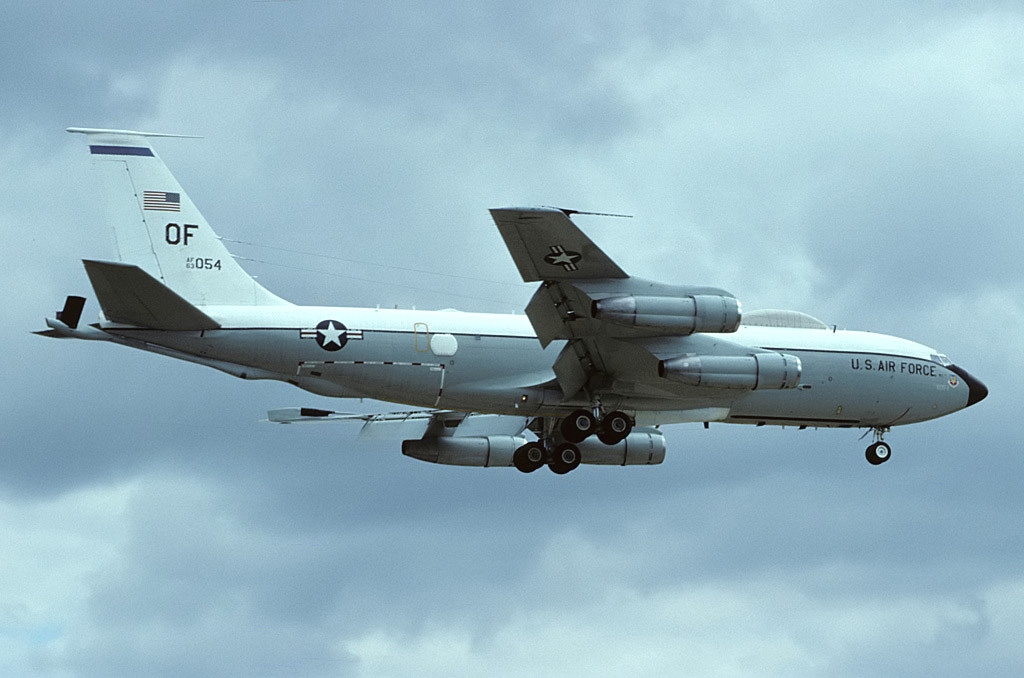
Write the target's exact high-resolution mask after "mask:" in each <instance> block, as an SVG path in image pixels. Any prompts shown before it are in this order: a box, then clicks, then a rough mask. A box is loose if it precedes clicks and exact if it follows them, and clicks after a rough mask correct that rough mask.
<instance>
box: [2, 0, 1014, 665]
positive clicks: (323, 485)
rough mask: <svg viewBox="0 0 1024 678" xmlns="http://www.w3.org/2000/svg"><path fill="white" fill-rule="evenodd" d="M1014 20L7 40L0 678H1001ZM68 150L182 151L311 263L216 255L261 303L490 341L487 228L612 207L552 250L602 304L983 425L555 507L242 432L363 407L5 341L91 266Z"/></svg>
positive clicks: (610, 19) (895, 436)
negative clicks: (772, 343) (744, 330)
mask: <svg viewBox="0 0 1024 678" xmlns="http://www.w3.org/2000/svg"><path fill="white" fill-rule="evenodd" d="M51 9H52V8H51ZM1021 24H1022V18H1021V15H1020V13H1019V12H1018V10H1017V9H1016V8H1015V7H1013V6H1012V5H1006V4H1004V3H990V4H985V3H982V4H979V5H972V6H971V7H970V8H964V7H962V6H961V5H948V6H938V7H936V6H935V5H933V4H915V3H905V4H902V5H899V6H891V5H890V4H886V5H881V4H878V5H877V6H876V5H872V4H868V5H858V6H857V7H856V8H852V9H839V8H835V7H819V6H816V5H813V4H806V3H792V4H791V6H789V7H786V8H782V9H775V8H768V7H766V6H761V5H759V4H758V3H743V2H736V3H712V2H708V3H701V2H695V3H686V4H684V5H682V6H680V5H678V4H673V5H663V4H662V3H657V2H640V3H631V4H626V5H623V4H622V3H616V4H611V3H605V4H602V5H598V6H594V7H590V6H588V8H587V9H586V10H583V9H580V8H574V7H547V8H537V9H533V8H522V7H520V6H515V5H512V4H510V3H491V4H486V5H479V4H477V5H474V6H473V7H472V8H469V7H467V8H459V7H455V8H452V7H450V6H445V7H444V8H438V7H434V6H432V5H426V6H422V7H420V8H417V9H410V8H407V7H398V6H388V5H385V6H383V7H374V8H361V7H356V6H346V5H341V4H338V3H325V2H316V1H313V0H309V1H301V0H300V1H297V2H278V3H256V2H254V3H232V4H228V5H224V6H218V7H208V6H206V5H205V4H201V3H174V2H171V3H161V5H160V6H159V7H157V6H153V7H150V6H138V7H122V6H120V5H116V6H115V5H102V4H101V5H95V4H94V5H90V6H89V7H88V8H86V7H69V8H62V14H60V15H56V16H55V15H54V13H53V12H52V11H49V10H47V9H46V8H37V7H35V6H29V5H25V6H20V5H19V6H17V7H11V8H9V11H8V12H7V14H5V21H4V26H3V28H2V29H0V33H2V37H3V40H0V56H2V57H3V58H0V73H3V75H4V81H5V82H6V83H8V87H7V91H8V96H7V97H6V98H5V102H6V104H7V105H6V106H5V107H4V109H3V112H2V113H0V116H2V118H0V119H2V120H3V121H4V122H5V123H6V124H5V125H4V126H3V128H4V129H6V130H8V136H7V138H6V139H5V140H4V141H3V142H0V168H2V172H3V176H4V179H5V183H4V186H5V189H4V191H3V192H2V193H0V236H2V238H3V242H4V245H5V247H4V252H5V258H4V259H5V261H4V263H5V265H4V267H2V270H0V284H2V286H3V289H5V290H6V291H7V299H8V301H7V304H6V307H5V310H6V313H7V315H8V322H7V323H5V325H4V327H3V328H2V329H0V337H2V341H3V346H4V349H5V354H6V356H7V358H6V359H5V361H4V362H2V363H0V375H2V376H3V384H4V386H3V388H2V389H0V405H2V406H3V412H4V415H3V416H2V417H0V440H2V441H3V443H2V451H3V454H2V455H0V522H2V523H3V524H4V525H5V526H6V527H5V528H4V529H3V530H0V549H2V550H3V552H4V553H5V554H8V555H7V557H5V558H4V559H3V563H0V664H2V665H4V666H6V667H8V669H7V670H8V672H9V673H11V675H26V676H28V675H71V676H90V675H104V676H110V675H129V674H130V675H139V674H143V675H175V676H181V675H210V674H217V675H228V676H230V675H266V676H270V675H285V674H287V675H294V674H295V673H301V674H308V675H325V676H327V675H333V676H347V675H359V676H373V675H413V674H415V675H430V674H437V675H446V676H451V675H479V674H481V673H487V674H488V675H523V674H527V673H532V674H539V673H557V674H568V675H580V674H584V673H585V674H587V675H621V674H622V673H625V672H627V671H628V672H634V673H635V672H638V669H639V672H641V673H644V674H645V675H679V673H680V672H684V673H693V674H700V675H726V674H728V675H735V674H737V673H743V674H745V675H763V676H773V675H787V676H793V675H797V676H817V675H839V676H847V675H848V676H854V675H856V676H863V675H882V674H883V673H884V674H885V675H891V674H892V673H894V672H896V673H905V674H909V675H914V674H921V675H926V674H927V675H936V674H938V675H953V674H956V675H962V674H964V673H967V672H969V671H970V672H973V673H976V672H977V668H978V667H982V668H983V670H984V671H985V672H986V674H987V675H993V676H1001V675H1006V676H1010V675H1016V674H1017V673H1018V667H1019V666H1020V662H1021V660H1022V657H1021V656H1020V650H1019V637H1020V630H1021V619H1022V618H1024V612H1022V611H1024V599H1022V598H1021V596H1020V594H1019V591H1020V587H1021V579H1020V565H1021V560H1020V553H1021V546H1022V540H1024V533H1022V531H1021V529H1020V526H1019V525H1018V524H1017V523H1018V522H1019V521H1017V520H1016V518H1015V516H1018V515H1020V511H1021V500H1020V497H1019V492H1017V488H1016V479H1017V478H1018V477H1019V475H1020V463H1019V460H1018V457H1019V447H1020V445H1019V443H1020V435H1019V434H1018V433H1017V431H1016V429H1015V428H1014V426H1013V422H1014V421H1015V417H1016V416H1017V412H1016V409H1015V408H1014V406H1013V402H1014V401H1013V398H1012V394H1014V393H1015V392H1017V391H1018V390H1019V389H1020V388H1021V386H1022V383H1021V377H1020V370H1018V369H1015V368H1016V367H1017V366H1018V365H1019V363H1020V359H1019V358H1017V357H1016V356H1018V355H1019V353H1020V350H1019V349H1021V348H1022V346H1021V340H1020V338H1019V337H1020V336H1021V332H1020V331H1019V330H1021V328H1022V323H1021V319H1022V317H1024V313H1022V307H1021V301H1020V292H1021V285H1020V280H1019V276H1017V271H1016V261H1017V260H1019V259H1020V256H1019V255H1020V247H1021V239H1020V237H1019V227H1018V222H1019V220H1020V219H1019V216H1020V214H1021V211H1022V210H1021V200H1020V197H1019V194H1020V191H1019V190H1018V186H1017V183H1018V180H1019V179H1020V176H1021V171H1020V169H1021V161H1020V157H1021V156H1022V154H1021V153H1019V152H1018V151H1019V150H1020V146H1021V135H1020V131H1019V129H1018V128H1019V125H1018V124H1017V119H1018V118H1019V115H1018V114H1019V111H1020V108H1021V101H1020V95H1019V92H1020V91H1021V89H1020V78H1021V73H1022V69H1021V62H1020V57H1019V54H1018V53H1019V49H1018V48H1017V44H1018V43H1019V40H1017V36H1018V34H1019V29H1020V26H1021ZM68 125H97V126H99V125H112V126H119V127H128V128H144V129H157V130H161V131H171V132H184V133H197V134H202V135H204V137H205V138H204V139H202V140H192V141H178V140H165V141H161V142H160V143H159V144H158V145H157V150H158V152H160V154H161V155H162V156H163V157H164V158H165V160H167V162H168V163H169V164H170V165H171V167H172V168H173V170H174V171H175V173H176V174H177V175H178V176H179V178H180V179H181V180H182V182H183V184H184V185H185V187H186V189H187V190H188V191H189V193H190V194H191V195H192V197H193V198H194V199H195V200H196V201H197V202H198V203H199V204H200V205H201V206H202V208H203V210H204V213H206V215H207V216H208V217H209V218H210V221H211V223H213V224H214V225H215V227H216V228H217V229H218V232H219V233H220V234H221V235H223V236H226V237H229V238H233V239H237V240H244V241H247V242H252V243H262V244H266V245H270V246H273V247H277V248H284V249H287V250H297V251H300V252H323V253H326V254H330V255H331V256H336V257H338V259H328V258H313V257H309V256H304V255H301V254H297V253H295V252H287V251H282V250H281V249H266V248H260V247H255V246H252V245H234V244H232V249H233V250H235V251H236V252H237V253H238V254H242V255H243V256H247V257H250V258H255V259H260V260H263V261H264V262H268V263H261V262H244V263H245V265H246V267H247V268H248V269H249V270H251V271H253V272H255V273H257V274H258V275H259V276H260V278H261V280H262V281H263V282H264V283H265V284H267V285H268V286H270V287H271V288H273V289H275V290H277V291H280V292H281V293H282V294H284V295H285V296H286V297H288V298H291V299H294V300H295V301H300V302H305V303H327V304H353V305H361V304H365V305H373V304H378V303H379V304H384V305H392V304H399V305H402V306H406V307H408V306H413V305H417V306H419V307H421V308H441V307H446V306H458V307H460V308H464V309H466V310H487V309H495V308H496V309H498V310H501V311H509V312H511V311H513V310H515V311H517V312H519V310H520V309H521V308H522V307H523V305H524V304H525V302H526V300H527V299H528V298H529V294H530V288H529V287H528V286H524V285H521V284H519V283H518V277H517V275H516V272H515V269H514V267H513V266H512V264H511V263H510V262H509V261H508V257H507V254H506V252H505V250H504V247H503V245H502V243H501V241H500V239H499V238H498V236H497V234H496V233H495V232H494V228H493V224H491V223H490V221H489V218H488V215H487V213H486V208H487V207H492V206H498V205H503V204H514V203H528V204H557V205H563V206H568V207H581V208H590V209H601V210H611V211H623V212H627V213H632V214H635V215H636V217H635V218H634V219H632V220H629V221H624V220H609V219H599V218H587V219H583V220H581V223H583V224H584V227H585V228H586V229H587V230H588V232H589V233H591V234H592V236H593V237H594V239H595V240H596V241H598V242H599V243H601V244H602V246H603V247H604V248H605V249H606V251H608V252H609V253H610V254H612V256H613V257H615V258H616V260H617V261H619V262H620V263H621V264H622V265H623V266H624V267H625V268H626V269H627V270H629V271H631V272H633V273H635V274H637V275H641V276H645V277H650V278H658V279H663V280H678V281H687V282H703V283H711V284H718V285H722V286H724V287H726V288H729V289H731V290H733V291H734V292H736V293H737V294H739V295H740V297H741V298H742V299H743V300H744V303H745V306H746V307H748V308H753V307H757V306H797V307H800V308H803V309H804V310H808V311H811V312H813V313H815V314H818V315H821V316H823V318H824V319H826V320H827V321H829V322H836V323H838V324H839V325H840V326H857V327H865V328H868V329H872V330H876V331H884V332H891V333H894V334H900V335H905V336H908V337H910V338H913V339H916V340H920V341H923V342H925V343H932V344H934V345H936V347H938V348H940V349H942V350H945V351H947V352H949V353H950V354H951V355H953V356H954V357H955V358H956V359H957V360H958V361H960V362H961V363H963V364H964V365H965V366H966V367H968V369H970V370H972V371H974V372H977V373H978V374H979V376H981V377H982V378H983V379H984V380H985V381H986V383H988V385H989V386H990V387H991V388H992V395H991V396H990V398H989V399H988V400H986V401H985V403H984V404H983V405H981V406H980V407H977V408H971V409H970V410H968V411H965V412H962V413H959V414H958V415H956V416H954V417H950V418H948V419H943V420H940V421H936V422H931V423H929V424H923V425H920V426H914V427H909V428H906V429H899V430H897V431H894V432H893V433H892V434H890V438H889V439H890V440H891V441H892V442H893V444H894V446H895V451H896V454H895V457H894V459H893V461H892V462H891V463H889V464H887V465H886V466H885V467H883V468H881V469H874V468H868V467H867V465H866V464H865V463H864V461H863V458H862V452H861V451H862V449H863V445H864V443H863V442H860V441H858V440H857V437H858V436H859V432H855V431H818V432H814V431H804V432H797V431H793V430H788V429H787V430H775V429H773V430H766V429H756V428H746V427H726V426H712V427H711V429H710V430H709V431H704V430H702V429H701V428H700V427H688V426H677V427H670V428H668V429H667V435H668V437H669V441H670V446H671V449H670V453H669V459H668V460H667V461H666V463H665V464H664V465H663V466H662V467H656V468H642V469H637V468H626V469H597V468H584V469H582V470H581V471H580V472H577V473H576V474H573V475H571V476H568V477H565V478H561V477H555V476H554V475H552V474H547V473H539V474H534V475H532V476H529V477H522V476H520V475H519V474H517V473H515V472H514V471H508V472H506V471H502V470H499V469H494V470H487V469H459V468H444V467H434V466H429V465H426V464H422V463H419V462H414V461H412V460H409V459H406V458H404V457H402V456H401V455H400V454H399V453H398V450H397V447H396V446H394V445H385V444H376V445H357V444H355V443H354V442H353V437H354V430H351V429H347V428H345V427H337V428H335V427H330V426H325V427H297V426H296V427H282V426H272V425H270V424H266V423H260V422H259V421H258V419H259V418H261V417H262V416H263V413H264V412H265V410H266V409H268V408H272V407H278V406H285V405H318V404H320V405H323V406H326V407H331V408H349V406H350V405H351V407H352V408H355V407H361V408H363V409H364V410H366V411H373V410H377V409H381V408H382V407H383V408H387V407H388V406H386V405H381V404H379V403H362V404H358V403H357V404H349V403H340V404H339V403H338V402H337V401H329V400H326V399H321V398H315V397H312V396H307V395H305V394H303V393H302V392H300V391H298V390H295V389H293V388H291V387H287V386H284V385H281V384H266V383H243V382H241V381H239V380H235V379H232V378H230V377H227V376H225V375H222V374H219V373H215V372H213V371H210V370H204V369H202V368H199V367H196V366H192V365H185V364H178V363H175V362H173V361H170V360H165V359H162V358H158V357H155V356H150V355H144V354H136V353H133V352H130V351H118V350H116V349H115V348H112V347H110V346H94V345H91V344H84V343H81V344H78V343H74V342H60V341H52V340H44V339H41V338H39V337H35V336H32V335H30V334H28V331H29V330H32V329H39V328H41V326H42V319H43V317H44V316H45V315H46V314H49V313H52V311H53V309H54V308H56V307H58V306H59V305H60V303H61V300H62V299H63V296H64V295H65V294H67V293H87V294H88V293H89V289H88V283H87V280H86V278H85V276H84V275H83V271H82V269H81V266H80V264H79V263H78V262H79V259H81V258H84V257H103V256H107V236H106V233H105V232H104V230H103V227H102V226H101V225H100V224H101V220H102V211H101V210H100V209H99V207H98V206H97V205H95V204H94V202H93V200H92V190H93V189H92V184H91V183H90V182H91V177H90V176H89V175H88V158H87V157H86V154H85V152H84V150H83V148H82V145H81V139H77V138H74V137H71V136H69V135H65V134H63V133H62V132H61V130H62V128H63V127H65V126H68ZM340 259H345V260H347V261H341V260H340ZM310 269H314V270H316V271H320V273H313V272H311V271H310ZM453 271H454V272H455V273H456V274H458V275H460V276H464V277H465V278H469V279H470V281H467V280H463V279H461V278H452V277H449V276H450V274H452V273H453ZM95 312H96V307H95V304H94V303H91V305H90V307H89V308H88V309H87V313H95Z"/></svg>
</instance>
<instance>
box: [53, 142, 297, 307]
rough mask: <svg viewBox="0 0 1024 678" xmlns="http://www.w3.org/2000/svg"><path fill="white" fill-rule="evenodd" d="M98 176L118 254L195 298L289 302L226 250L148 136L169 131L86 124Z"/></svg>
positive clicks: (218, 302)
mask: <svg viewBox="0 0 1024 678" xmlns="http://www.w3.org/2000/svg"><path fill="white" fill-rule="evenodd" d="M68 131H69V132H75V133H79V134H85V135H86V136H87V138H88V140H89V153H90V154H91V156H92V159H93V165H94V167H95V169H96V172H97V174H98V175H99V176H100V180H101V188H102V197H103V199H104V202H105V206H106V209H107V218H108V220H109V222H110V225H111V226H112V227H113V229H114V241H115V243H116V247H117V256H118V260H119V261H121V262H122V263H126V264H133V265H135V266H138V267H139V268H141V269H142V270H144V271H145V272H146V273H149V274H150V275H151V276H153V277H154V278H156V279H157V280H159V281H160V282H162V283H163V284H164V285H166V286H167V287H169V288H171V289H172V290H174V292H176V293H177V294H178V295H180V296H181V297H182V298H183V299H185V300H187V301H188V302H190V303H191V304H194V305H196V306H222V305H223V306H263V305H280V304H287V303H288V302H286V301H285V300H283V299H281V298H280V297H278V296H276V295H275V294H272V293H271V292H269V291H267V290H266V289H265V288H264V287H263V286H262V285H260V284H259V283H257V282H256V281H255V280H254V279H253V278H252V276H250V275H249V274H248V273H246V272H245V271H244V270H243V269H242V267H241V266H239V265H238V263H237V262H236V261H235V260H234V259H233V258H232V257H231V254H230V253H229V252H228V250H227V248H226V247H224V244H223V243H222V242H221V241H220V239H219V238H218V237H217V234H216V233H214V232H213V229H211V228H210V225H209V224H208V223H207V221H206V219H205V218H203V215H202V214H200V213H199V210H198V209H197V208H196V206H195V205H194V204H193V203H192V200H191V199H190V198H189V197H188V195H187V194H186V193H185V192H184V191H183V190H182V188H181V185H180V184H179V183H178V181H177V180H176V179H175V178H174V175H172V174H171V172H170V170H168V169H167V166H166V165H165V164H164V163H163V161H162V160H161V159H160V157H159V156H157V154H156V153H155V152H154V151H153V148H152V147H151V146H150V144H149V138H150V137H164V136H173V135H167V134H150V133H145V132H129V131H122V130H101V129H83V128H78V127H72V128H69V129H68Z"/></svg>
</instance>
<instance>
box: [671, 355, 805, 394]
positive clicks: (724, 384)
mask: <svg viewBox="0 0 1024 678" xmlns="http://www.w3.org/2000/svg"><path fill="white" fill-rule="evenodd" d="M800 370H801V366H800V358H797V357H796V356H794V355H788V354H786V353H755V354H754V355H749V356H731V355H728V356H727V355H699V356H687V357H683V358H671V359H669V360H662V361H661V363H660V364H659V365H658V374H660V375H661V376H662V377H664V378H666V379H671V380H672V381H678V382H681V383H683V384H689V385H690V386H707V387H711V388H737V389H750V390H756V389H784V388H795V387H796V386H797V384H799V383H800Z"/></svg>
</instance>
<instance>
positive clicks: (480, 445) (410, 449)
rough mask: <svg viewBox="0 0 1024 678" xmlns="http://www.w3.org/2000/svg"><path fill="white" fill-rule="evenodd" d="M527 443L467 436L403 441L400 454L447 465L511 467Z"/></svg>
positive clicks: (510, 438) (517, 439)
mask: <svg viewBox="0 0 1024 678" xmlns="http://www.w3.org/2000/svg"><path fill="white" fill-rule="evenodd" d="M525 444H526V438H523V437H521V436H467V437H465V438H454V437H446V438H423V439H422V440H403V441H402V454H404V455H405V456H407V457H412V458H413V459H419V460H420V461H429V462H430V463H432V464H448V465H450V466H511V465H512V454H513V453H514V452H515V451H516V449H517V448H519V447H521V446H522V445H525Z"/></svg>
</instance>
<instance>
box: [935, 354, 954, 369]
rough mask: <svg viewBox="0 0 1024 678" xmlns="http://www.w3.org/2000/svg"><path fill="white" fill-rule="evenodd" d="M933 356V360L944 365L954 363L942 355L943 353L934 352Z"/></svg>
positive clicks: (947, 365)
mask: <svg viewBox="0 0 1024 678" xmlns="http://www.w3.org/2000/svg"><path fill="white" fill-rule="evenodd" d="M931 357H932V362H935V363H938V364H940V365H942V366H943V367H949V366H950V365H952V364H953V361H952V360H950V359H949V358H947V357H946V356H944V355H942V354H941V353H933V354H932V356H931Z"/></svg>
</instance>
